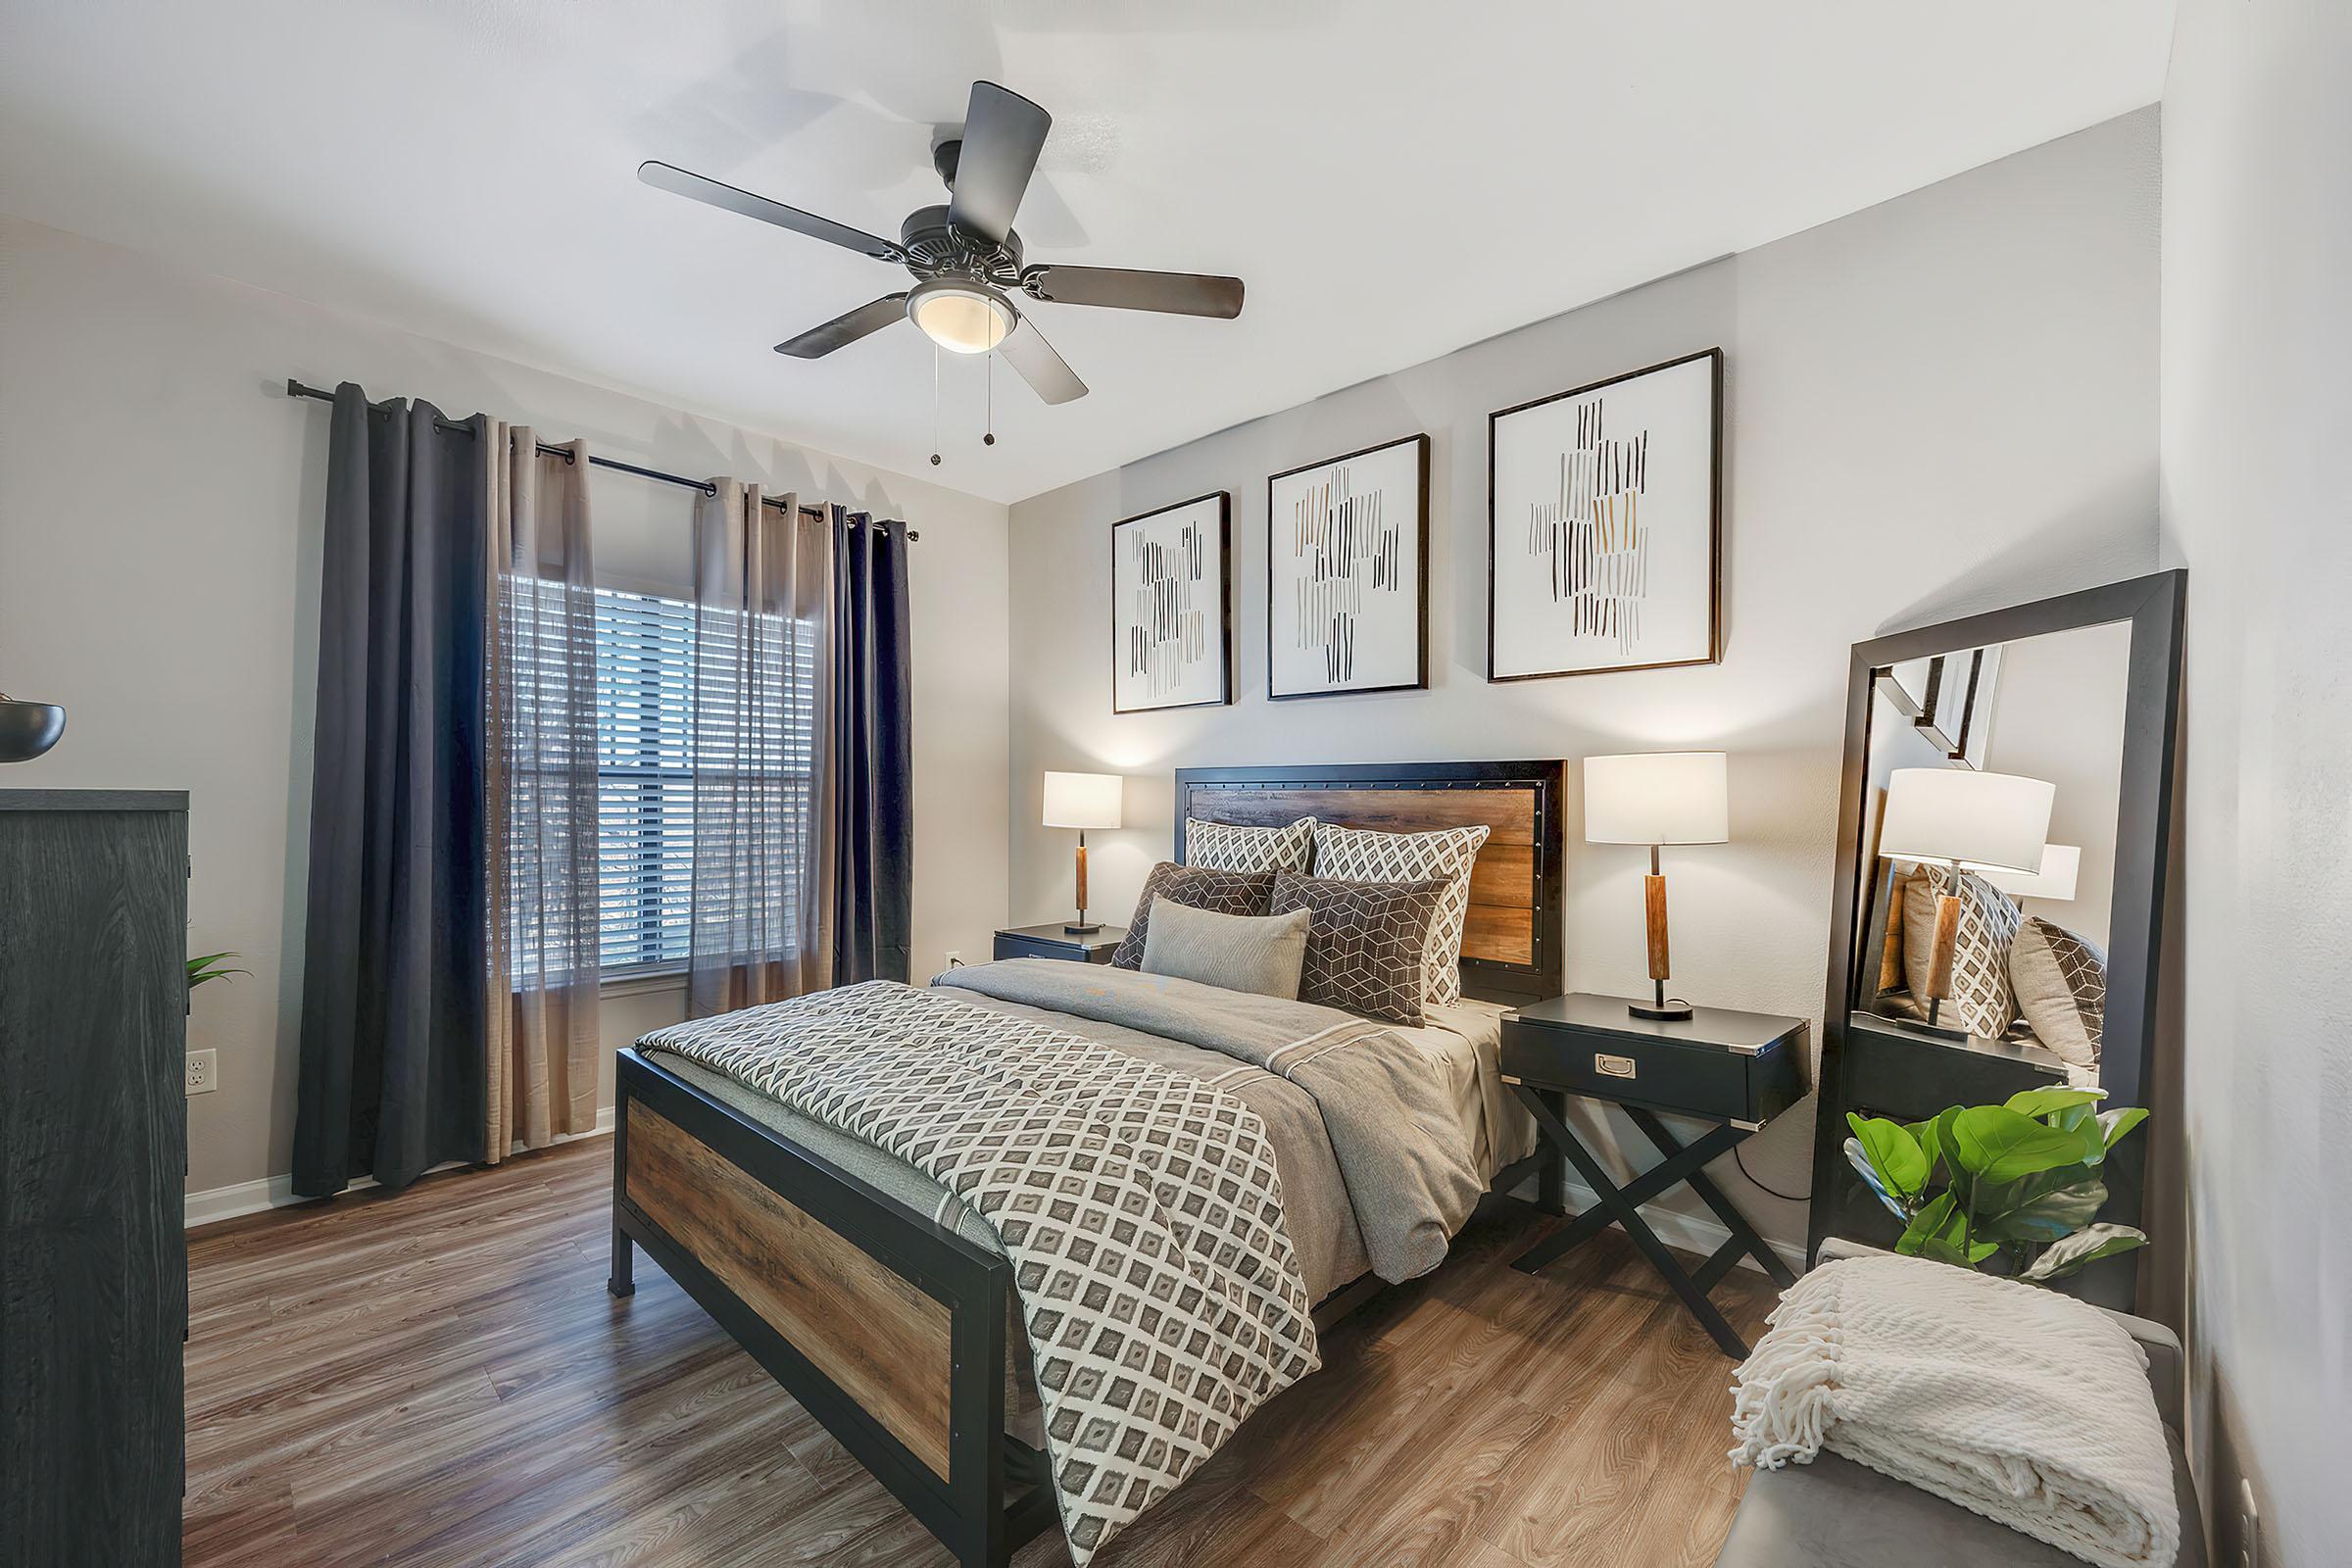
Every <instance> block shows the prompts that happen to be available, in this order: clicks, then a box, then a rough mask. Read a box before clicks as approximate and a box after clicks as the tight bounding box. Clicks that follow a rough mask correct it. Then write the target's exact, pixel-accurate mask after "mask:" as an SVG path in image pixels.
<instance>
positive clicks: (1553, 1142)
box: [1502, 993, 1805, 1356]
mask: <svg viewBox="0 0 2352 1568" xmlns="http://www.w3.org/2000/svg"><path fill="white" fill-rule="evenodd" d="M1804 1053H1805V1021H1804V1020H1803V1019H1802V1018H1783V1017H1778V1016H1776V1015H1774V1014H1771V1013H1760V1012H1732V1011H1728V1010H1726V1009H1723V1008H1720V1007H1699V1008H1697V1009H1695V1010H1694V1011H1693V1012H1692V1014H1691V1016H1690V1017H1689V1018H1679V1019H1649V1018H1637V1017H1634V1016H1632V1015H1631V1014H1629V1013H1628V1012H1627V1011H1626V1002H1625V999H1624V998H1622V997H1596V996H1592V995H1588V994H1585V993H1578V994H1575V995H1572V996H1565V997H1554V998H1552V999H1551V1000H1550V1001H1549V1002H1544V1003H1538V1004H1537V1005H1534V1006H1532V1007H1523V1008H1521V1009H1520V1010H1519V1011H1517V1012H1515V1013H1511V1014H1510V1015H1508V1016H1506V1017H1505V1018H1504V1019H1503V1021H1502V1076H1503V1080H1504V1082H1506V1083H1508V1084H1509V1085H1510V1086H1511V1093H1512V1094H1514V1095H1516V1096H1517V1097H1518V1099H1519V1103H1521V1104H1523V1105H1525V1106H1526V1107H1527V1108H1528V1110H1529V1112H1530V1113H1531V1114H1533V1115H1534V1116H1535V1118H1536V1125H1537V1127H1538V1128H1539V1129H1540V1130H1541V1131H1542V1133H1543V1137H1544V1143H1545V1145H1546V1146H1547V1147H1548V1150H1549V1152H1550V1154H1551V1160H1550V1161H1548V1162H1547V1164H1548V1165H1549V1166H1550V1167H1551V1169H1550V1170H1547V1172H1546V1176H1545V1181H1544V1196H1545V1198H1546V1199H1547V1200H1552V1201H1556V1200H1557V1197H1558V1195H1559V1192H1560V1179H1559V1177H1558V1175H1557V1174H1555V1172H1556V1171H1557V1167H1558V1162H1559V1161H1560V1160H1562V1159H1563V1158H1564V1159H1565V1160H1566V1161H1567V1162H1568V1163H1569V1164H1572V1165H1574V1166H1575V1167H1576V1170H1577V1174H1579V1175H1580V1176H1582V1177H1583V1178H1584V1179H1585V1183H1586V1185H1587V1186H1589V1187H1591V1188H1592V1189H1593V1194H1594V1196H1595V1197H1597V1198H1598V1199H1599V1200H1600V1201H1599V1203H1598V1205H1597V1206H1595V1207H1593V1208H1591V1209H1588V1210H1586V1211H1585V1212H1584V1213H1582V1214H1580V1215H1578V1216H1577V1217H1576V1219H1575V1220H1574V1221H1573V1222H1572V1223H1571V1224H1569V1225H1568V1226H1567V1227H1566V1228H1564V1229H1562V1230H1560V1231H1558V1232H1556V1233H1554V1234H1553V1235H1551V1236H1547V1237H1545V1238H1544V1241H1543V1242H1542V1243H1541V1244H1540V1245H1539V1246H1537V1247H1536V1248H1535V1249H1533V1250H1530V1251H1529V1252H1528V1253H1527V1254H1526V1255H1524V1256H1522V1257H1520V1258H1519V1259H1517V1260H1516V1261H1515V1262H1514V1263H1513V1265H1512V1266H1513V1267H1515V1268H1518V1269H1521V1270H1524V1271H1526V1272H1528V1273H1531V1274H1532V1273H1534V1272H1535V1271H1536V1270H1538V1269H1541V1268H1543V1267H1544V1266H1545V1265H1547V1264H1549V1263H1552V1262H1554V1261H1556V1260H1557V1259H1558V1258H1559V1257H1560V1256H1561V1255H1562V1254H1563V1253H1565V1252H1567V1251H1568V1250H1569V1249H1571V1248H1573V1247H1575V1246H1577V1245H1578V1244H1579V1243H1581V1242H1584V1241H1586V1240H1588V1239H1590V1238H1591V1237H1593V1236H1595V1235H1598V1234H1599V1233H1600V1232H1601V1231H1602V1230H1604V1229H1606V1228H1607V1227H1608V1226H1609V1224H1610V1223H1611V1222H1612V1221H1614V1222H1615V1223H1617V1224H1619V1225H1622V1226H1624V1227H1625V1233H1626V1235H1628V1236H1629V1237H1631V1238H1632V1239H1633V1242H1634V1245H1635V1246H1636V1247H1639V1248H1640V1249H1641V1250H1642V1255H1644V1256H1645V1257H1647V1258H1648V1259H1649V1261H1650V1264H1651V1266H1652V1267H1654V1268H1655V1269H1657V1271H1658V1272H1659V1273H1660V1274H1661V1275H1663V1276H1664V1277H1665V1280H1666V1283H1667V1284H1668V1285H1671V1286H1672V1287H1674V1292H1675V1294H1676V1295H1677V1296H1679V1297H1681V1298H1682V1300H1683V1304H1684V1305H1685V1306H1687V1307H1689V1308H1690V1309H1691V1316H1693V1317H1695V1318H1697V1319H1698V1321H1699V1323H1700V1324H1701V1325H1702V1326H1703V1327H1705V1329H1706V1331H1707V1332H1708V1333H1709V1334H1711V1335H1713V1336H1714V1337H1715V1343H1716V1344H1717V1345H1719V1346H1721V1347H1722V1348H1723V1350H1724V1353H1725V1354H1727V1355H1735V1356H1745V1355H1746V1354H1747V1344H1746V1342H1745V1341H1743V1340H1741V1339H1740V1336H1739V1334H1738V1333H1737V1332H1735V1331H1734V1330H1733V1328H1732V1325H1731V1324H1730V1322H1729V1321H1727V1320H1726V1319H1725V1317H1724V1315H1723V1314H1722V1313H1721V1312H1719V1311H1717V1310H1716V1309H1715V1303H1714V1302H1712V1301H1710V1300H1708V1299H1707V1292H1708V1291H1710V1290H1712V1289H1713V1288H1714V1286H1715V1284H1716V1282H1717V1281H1719V1280H1721V1279H1722V1278H1723V1276H1724V1275H1725V1274H1726V1273H1727V1272H1728V1271H1730V1269H1731V1268H1732V1267H1733V1266H1734V1265H1735V1264H1737V1263H1738V1262H1739V1261H1740V1258H1741V1257H1752V1258H1754V1259H1755V1260H1756V1262H1757V1264H1758V1265H1759V1266H1760V1267H1762V1269H1763V1270H1764V1272H1765V1273H1766V1274H1768V1275H1770V1276H1771V1277H1772V1278H1773V1280H1774V1281H1775V1282H1776V1283H1778V1284H1779V1285H1781V1286H1783V1287H1784V1288H1786V1287H1788V1286H1789V1285H1793V1284H1795V1283H1796V1276H1795V1275H1793V1274H1791V1273H1790V1272H1789V1265H1788V1264H1786V1263H1784V1262H1782V1261H1781V1257H1780V1254H1779V1253H1777V1252H1775V1251H1774V1250H1772V1248H1771V1247H1770V1246H1769V1245H1767V1244H1766V1243H1765V1241H1764V1239H1763V1238H1762V1237H1760V1236H1758V1235H1757V1234H1756V1233H1755V1229H1754V1227H1752V1226H1750V1225H1749V1224H1748V1223H1747V1221H1746V1219H1745V1218H1744V1217H1742V1216H1741V1214H1740V1211H1739V1210H1738V1209H1737V1208H1734V1207H1733V1206H1732V1201H1731V1200H1730V1199H1728V1198H1726V1197H1724V1196H1723V1192H1722V1190H1721V1189H1720V1188H1718V1187H1717V1186H1716V1185H1715V1184H1714V1183H1713V1182H1711V1181H1709V1180H1708V1179H1707V1177H1706V1166H1707V1164H1708V1162H1709V1161H1711V1160H1714V1159H1717V1158H1719V1157H1721V1156H1722V1155H1723V1154H1725V1153H1726V1152H1729V1151H1731V1150H1732V1149H1733V1148H1734V1147H1735V1146H1737V1145H1738V1144H1739V1143H1740V1142H1741V1141H1742V1140H1743V1139H1745V1138H1747V1137H1748V1136H1749V1135H1750V1134H1752V1133H1754V1132H1756V1131H1757V1130H1758V1129H1759V1128H1761V1127H1763V1126H1764V1124H1765V1123H1766V1122H1768V1121H1770V1120H1771V1119H1772V1118H1773V1117H1775V1116H1777V1115H1779V1114H1780V1113H1781V1112H1782V1111H1784V1110H1786V1109H1788V1108H1789V1106H1790V1105H1792V1104H1794V1103H1796V1101H1797V1100H1798V1099H1799V1098H1800V1097H1801V1096H1802V1095H1803V1093H1804V1083H1803V1076H1804ZM1567 1095H1583V1096H1585V1097H1587V1098H1588V1099H1592V1100H1600V1101H1606V1102H1608V1103H1612V1104H1615V1105H1616V1106H1618V1108H1620V1109H1621V1110H1623V1111H1624V1112H1625V1113H1626V1115H1627V1117H1628V1118H1630V1119H1631V1120H1632V1122H1633V1124H1634V1126H1635V1127H1636V1128H1638V1129H1640V1131H1641V1133H1642V1137H1644V1138H1646V1139H1648V1140H1649V1141H1650V1143H1651V1144H1653V1145H1655V1146H1656V1148H1657V1151H1658V1154H1659V1161H1660V1162H1659V1163H1658V1164H1656V1165H1653V1166H1651V1167H1650V1168H1649V1169H1648V1170H1646V1171H1643V1172H1642V1174H1641V1175H1639V1176H1637V1177H1635V1178H1634V1179H1633V1180H1632V1181H1630V1182H1627V1183H1626V1184H1625V1185H1624V1186H1623V1187H1620V1186H1618V1185H1617V1184H1616V1183H1615V1182H1614V1181H1612V1180H1610V1178H1609V1173H1608V1170H1607V1168H1606V1167H1605V1166H1603V1165H1602V1164H1601V1163H1600V1161H1599V1160H1598V1159H1596V1158H1594V1157H1593V1152H1592V1151H1591V1150H1589V1149H1587V1148H1586V1147H1585V1146H1584V1143H1583V1142H1582V1140H1580V1139H1579V1138H1578V1137H1577V1136H1576V1134H1575V1133H1574V1132H1573V1131H1572V1130H1571V1129H1570V1128H1569V1126H1568V1124H1567V1122H1566V1121H1565V1120H1564V1119H1563V1118H1562V1116H1561V1110H1562V1106H1563V1097H1565V1096H1567ZM1661 1111H1663V1112H1665V1113H1667V1114H1669V1115H1675V1116H1692V1117H1697V1118H1699V1119H1701V1120H1704V1121H1711V1122H1713V1123H1715V1126H1714V1128H1713V1129H1712V1130H1711V1131H1709V1132H1708V1133H1706V1134H1705V1135H1704V1136H1702V1137H1701V1138H1700V1139H1699V1140H1698V1141H1697V1142H1696V1143H1693V1144H1690V1145H1688V1146H1686V1145H1685V1144H1683V1143H1682V1141H1681V1140H1679V1139H1677V1138H1676V1137H1675V1136H1674V1134H1673V1133H1671V1132H1669V1131H1668V1130H1667V1128H1666V1125H1665V1123H1663V1122H1661V1121H1660V1120H1659V1119H1658V1113H1659V1112H1661ZM1685 1184H1688V1185H1689V1186H1690V1188H1691V1191H1692V1192H1694V1193H1696V1194H1697V1195H1698V1197H1699V1199H1700V1201H1702V1202H1704V1203H1705V1204H1706V1205H1707V1207H1708V1208H1710V1209H1712V1210H1713V1211H1714V1214H1715V1217H1716V1218H1717V1219H1718V1220H1721V1221H1722V1222H1723V1226H1724V1229H1726V1230H1728V1231H1730V1232H1731V1239H1730V1240H1729V1241H1727V1242H1725V1243H1724V1244H1723V1246H1722V1247H1720V1248H1718V1249H1716V1250H1715V1253H1714V1255H1713V1256H1711V1257H1709V1258H1708V1259H1707V1260H1706V1261H1705V1262H1704V1263H1702V1264H1700V1265H1699V1267H1698V1272H1697V1273H1696V1274H1691V1273H1689V1272H1687V1271H1686V1270H1685V1269H1684V1268H1683V1266H1682V1264H1680V1263H1678V1262H1677V1261H1675V1257H1674V1254H1673V1253H1672V1252H1670V1251H1668V1250H1667V1249H1666V1244H1665V1243H1663V1242H1661V1241H1659V1240H1658V1237H1657V1233H1656V1232H1654V1231H1652V1230H1651V1229H1650V1228H1649V1226H1648V1224H1647V1223H1645V1222H1644V1221H1643V1220H1642V1210H1641V1205H1642V1204H1643V1203H1646V1202H1648V1201H1650V1200H1651V1199H1653V1198H1655V1197H1657V1196H1658V1195H1659V1194H1661V1193H1664V1192H1667V1191H1669V1190H1671V1189H1673V1188H1675V1187H1679V1186H1682V1185H1685ZM1547 1206H1548V1205H1547Z"/></svg>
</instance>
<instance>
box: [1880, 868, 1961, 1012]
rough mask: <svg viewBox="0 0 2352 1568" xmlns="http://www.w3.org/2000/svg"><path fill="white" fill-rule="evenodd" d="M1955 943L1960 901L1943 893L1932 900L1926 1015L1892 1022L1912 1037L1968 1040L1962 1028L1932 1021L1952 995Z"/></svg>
mask: <svg viewBox="0 0 2352 1568" xmlns="http://www.w3.org/2000/svg"><path fill="white" fill-rule="evenodd" d="M1953 876H1954V878H1955V880H1956V879H1957V878H1958V876H1959V871H1958V868H1957V867H1955V868H1954V870H1953ZM1959 941H1960V900H1959V897H1958V895H1956V894H1951V893H1946V894H1944V895H1943V896H1942V897H1940V898H1938V899H1937V900H1936V945H1935V946H1934V947H1933V948H1931V949H1929V950H1928V996H1927V1003H1928V1015H1927V1016H1926V1017H1925V1018H1897V1019H1896V1020H1895V1022H1897V1023H1899V1024H1901V1025H1902V1026H1903V1027H1904V1028H1906V1029H1908V1030H1911V1031H1912V1032H1913V1033H1914V1034H1923V1035H1934V1036H1935V1037H1936V1039H1938V1040H1966V1039H1967V1038H1968V1031H1967V1030H1966V1029H1962V1028H1955V1027H1953V1026H1952V1025H1951V1024H1948V1023H1941V1022H1938V1021H1937V1019H1936V1014H1937V1013H1939V1012H1941V1011H1942V1010H1943V999H1944V998H1946V997H1948V996H1950V995H1951V994H1952V956H1953V954H1954V952H1955V951H1956V950H1957V948H1958V945H1959Z"/></svg>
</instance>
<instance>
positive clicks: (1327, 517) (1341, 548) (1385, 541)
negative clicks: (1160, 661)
mask: <svg viewBox="0 0 2352 1568" xmlns="http://www.w3.org/2000/svg"><path fill="white" fill-rule="evenodd" d="M1428 684H1429V437H1428V436H1427V435H1415V436H1407V437H1405V438H1404V439H1403V440H1401V441H1392V442H1389V443H1388V444H1387V445H1385V446H1377V447H1366V448H1365V449H1364V450H1363V451H1361V452H1350V453H1348V455H1347V456H1345V457H1338V458H1328V459H1325V460H1324V461H1323V462H1321V463H1310V464H1308V465H1306V466H1304V467H1299V468H1293V469H1290V470H1289V471H1288V472H1284V473H1278V474H1275V475H1274V476H1273V477H1272V478H1270V479H1268V480H1267V481H1266V695H1267V696H1268V697H1271V698H1275V699H1277V700H1279V699H1282V698H1290V697H1334V696H1339V695H1341V694H1344V693H1348V692H1394V691H1409V690H1414V689H1417V688H1421V687H1426V686H1427V685H1428Z"/></svg>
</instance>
